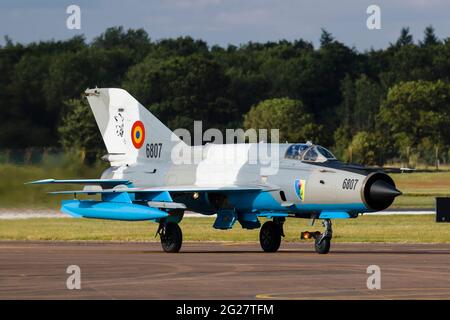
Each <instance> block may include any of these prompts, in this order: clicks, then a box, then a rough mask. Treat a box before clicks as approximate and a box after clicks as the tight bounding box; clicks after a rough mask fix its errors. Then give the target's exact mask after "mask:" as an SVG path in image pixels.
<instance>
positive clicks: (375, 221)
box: [0, 215, 450, 243]
mask: <svg viewBox="0 0 450 320" xmlns="http://www.w3.org/2000/svg"><path fill="white" fill-rule="evenodd" d="M433 219H434V216H433V215H416V216H406V215H396V216H362V217H359V218H357V219H350V220H339V219H338V220H334V222H333V223H334V226H333V227H334V229H333V232H334V234H333V237H334V238H333V239H334V241H338V242H405V243H450V225H449V224H447V223H436V222H434V220H433ZM264 221H265V220H262V221H261V222H264ZM213 222H214V218H194V217H187V218H185V219H183V221H182V222H181V228H182V229H183V238H184V240H186V241H258V232H259V230H243V229H242V228H241V227H240V225H239V223H236V225H235V226H234V228H233V229H232V230H215V229H213V228H212V224H213ZM156 229H157V224H156V223H151V222H118V221H105V220H88V219H72V218H68V219H46V218H41V219H28V220H2V221H0V240H97V241H100V240H115V241H159V238H155V237H154V236H155V232H156ZM306 230H308V231H316V230H319V231H322V226H321V225H320V223H319V222H317V223H316V225H315V226H313V227H311V226H309V225H308V220H304V219H288V220H287V222H286V224H285V233H286V238H285V241H300V240H299V234H300V232H301V231H306Z"/></svg>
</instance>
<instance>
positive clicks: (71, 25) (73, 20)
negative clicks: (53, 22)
mask: <svg viewBox="0 0 450 320" xmlns="http://www.w3.org/2000/svg"><path fill="white" fill-rule="evenodd" d="M66 13H67V14H68V15H69V16H68V17H67V20H66V27H67V29H69V30H80V29H81V9H80V6H77V5H76V4H71V5H70V6H68V7H67V8H66Z"/></svg>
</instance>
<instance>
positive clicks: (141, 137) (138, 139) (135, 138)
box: [131, 121, 145, 149]
mask: <svg viewBox="0 0 450 320" xmlns="http://www.w3.org/2000/svg"><path fill="white" fill-rule="evenodd" d="M131 141H132V142H133V145H134V147H135V148H136V149H139V148H140V147H142V145H143V144H144V141H145V128H144V124H143V123H142V121H136V122H135V123H134V124H133V126H132V127H131Z"/></svg>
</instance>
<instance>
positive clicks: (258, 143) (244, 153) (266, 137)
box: [171, 121, 280, 175]
mask: <svg viewBox="0 0 450 320" xmlns="http://www.w3.org/2000/svg"><path fill="white" fill-rule="evenodd" d="M279 136H280V131H279V129H270V130H268V129H259V130H256V129H248V130H245V131H244V130H243V129H226V130H225V137H224V135H223V133H222V131H220V130H219V129H216V128H210V129H208V130H206V131H205V132H203V130H202V122H201V121H194V136H193V139H192V135H191V133H190V132H189V130H187V129H176V130H174V135H173V137H172V141H173V142H177V141H178V138H180V139H181V140H182V142H178V143H176V144H175V145H174V146H173V148H172V150H171V160H172V163H173V164H175V165H181V164H195V165H198V164H200V163H202V164H208V165H218V166H220V165H227V166H241V165H243V164H248V165H257V166H259V167H260V170H261V174H262V175H273V174H276V173H277V172H278V168H279V161H280V146H279ZM268 141H270V143H268ZM191 145H193V147H191ZM201 145H205V146H204V147H200V148H198V147H197V148H196V146H201Z"/></svg>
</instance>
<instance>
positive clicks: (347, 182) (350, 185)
mask: <svg viewBox="0 0 450 320" xmlns="http://www.w3.org/2000/svg"><path fill="white" fill-rule="evenodd" d="M357 184H358V179H344V182H343V183H342V189H344V190H355V189H356V185H357Z"/></svg>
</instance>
